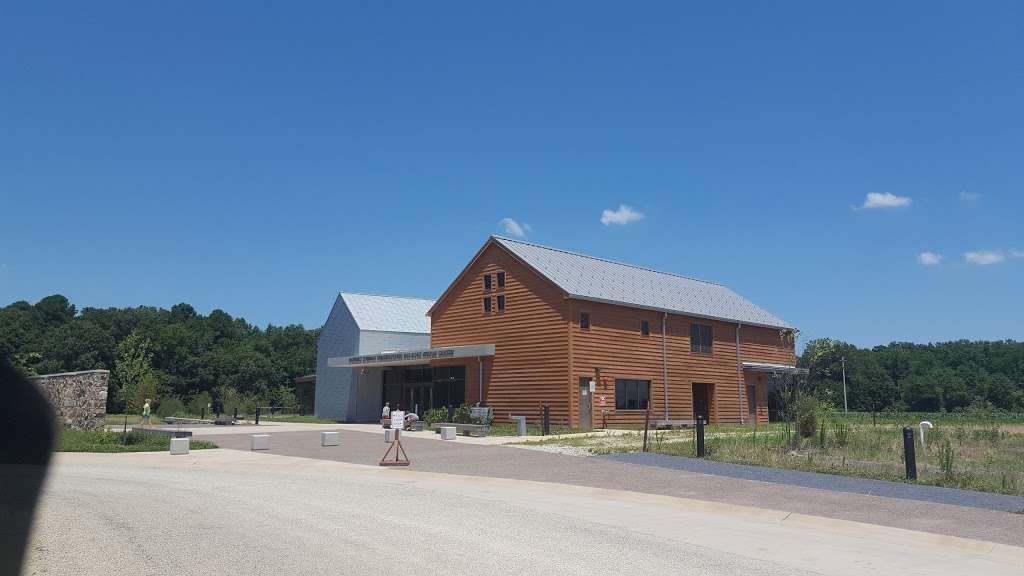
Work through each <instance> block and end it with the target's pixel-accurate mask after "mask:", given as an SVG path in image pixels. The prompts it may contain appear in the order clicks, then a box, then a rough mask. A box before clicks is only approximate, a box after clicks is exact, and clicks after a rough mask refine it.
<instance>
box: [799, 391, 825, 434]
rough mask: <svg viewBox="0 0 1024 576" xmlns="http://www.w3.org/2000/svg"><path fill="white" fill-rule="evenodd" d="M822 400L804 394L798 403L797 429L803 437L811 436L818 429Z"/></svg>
mask: <svg viewBox="0 0 1024 576" xmlns="http://www.w3.org/2000/svg"><path fill="white" fill-rule="evenodd" d="M820 411H821V402H820V401H819V400H818V399H817V398H815V397H814V396H809V395H808V396H803V397H802V398H800V400H799V401H797V403H796V429H797V431H798V432H799V433H800V437H801V438H810V437H812V436H814V433H815V432H817V431H818V413H819V412H820Z"/></svg>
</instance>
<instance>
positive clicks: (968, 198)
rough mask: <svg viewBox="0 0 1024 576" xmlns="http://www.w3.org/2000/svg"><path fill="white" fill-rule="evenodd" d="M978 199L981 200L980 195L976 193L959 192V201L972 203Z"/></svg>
mask: <svg viewBox="0 0 1024 576" xmlns="http://www.w3.org/2000/svg"><path fill="white" fill-rule="evenodd" d="M979 198H981V194H979V193H977V192H968V191H966V190H964V191H962V192H960V200H961V201H963V202H974V201H975V200H977V199H979Z"/></svg>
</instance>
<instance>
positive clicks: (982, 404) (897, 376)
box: [799, 338, 1024, 412]
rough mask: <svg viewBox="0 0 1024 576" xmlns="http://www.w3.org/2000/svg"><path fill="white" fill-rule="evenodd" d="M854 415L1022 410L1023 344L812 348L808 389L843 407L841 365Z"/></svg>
mask: <svg viewBox="0 0 1024 576" xmlns="http://www.w3.org/2000/svg"><path fill="white" fill-rule="evenodd" d="M844 358H845V360H846V385H847V386H846V388H847V402H848V404H849V408H850V410H851V411H864V412H871V411H885V410H895V411H912V412H954V411H958V410H965V409H968V408H981V409H987V410H991V409H996V410H1006V411H1016V412H1020V411H1024V342H1015V341H1013V340H1004V341H998V342H984V341H981V342H971V341H967V340H958V341H955V342H943V343H937V344H911V343H906V342H894V343H892V344H889V345H886V346H875V347H874V348H857V347H856V346H854V345H852V344H847V343H845V342H840V341H837V340H830V339H827V338H823V339H818V340H812V341H810V342H808V343H807V346H806V347H805V348H804V351H803V354H801V355H800V358H799V365H800V367H802V368H807V369H808V371H809V372H808V375H807V381H806V384H805V385H806V387H807V388H808V389H809V390H810V391H812V392H814V393H815V395H816V396H818V397H819V398H821V399H826V400H828V401H829V402H831V403H832V404H833V405H834V406H836V407H838V408H839V409H842V407H843V359H844Z"/></svg>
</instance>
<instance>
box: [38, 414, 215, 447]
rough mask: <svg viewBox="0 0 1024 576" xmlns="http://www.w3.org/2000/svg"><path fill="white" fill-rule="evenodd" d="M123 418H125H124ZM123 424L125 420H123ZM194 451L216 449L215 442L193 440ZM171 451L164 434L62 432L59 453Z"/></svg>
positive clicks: (190, 445)
mask: <svg viewBox="0 0 1024 576" xmlns="http://www.w3.org/2000/svg"><path fill="white" fill-rule="evenodd" d="M122 418H123V417H122ZM122 422H123V420H122ZM189 447H190V448H191V449H192V450H202V449H206V448H216V447H217V445H216V444H214V443H213V442H207V441H204V440H192V442H191V443H190V444H189ZM170 449H171V437H170V436H166V435H163V434H141V433H133V432H129V433H128V435H127V438H126V437H125V436H124V435H123V434H121V433H120V432H107V431H104V430H71V429H65V430H63V431H62V432H61V435H60V443H59V444H58V445H57V450H56V451H57V452H162V451H166V450H170Z"/></svg>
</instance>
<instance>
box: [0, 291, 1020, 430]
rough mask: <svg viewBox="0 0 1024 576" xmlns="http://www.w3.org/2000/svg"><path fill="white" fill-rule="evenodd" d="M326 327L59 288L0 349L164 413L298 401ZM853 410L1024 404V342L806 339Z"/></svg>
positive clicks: (7, 331) (16, 311) (815, 381)
mask: <svg viewBox="0 0 1024 576" xmlns="http://www.w3.org/2000/svg"><path fill="white" fill-rule="evenodd" d="M318 334H319V330H307V329H305V328H303V327H302V326H301V325H291V326H283V327H280V326H273V325H271V326H267V327H266V329H260V328H258V327H256V326H253V325H251V324H249V323H248V322H246V321H245V319H244V318H232V317H231V316H230V315H229V314H227V313H226V312H224V311H223V310H214V311H212V312H210V314H209V315H206V316H204V315H202V314H198V313H196V311H195V309H193V308H192V306H190V305H188V304H177V305H175V306H173V307H171V309H170V310H166V309H162V308H154V307H149V306H140V307H137V308H104V309H101V308H83V309H81V310H78V309H76V307H75V306H74V305H73V304H72V303H71V302H69V301H68V299H67V298H65V297H64V296H61V295H53V296H47V297H46V298H43V299H42V300H40V301H39V302H36V303H35V304H30V303H28V302H25V301H20V302H15V303H13V304H11V305H9V306H6V307H4V308H0V355H4V356H6V357H8V358H10V359H11V360H12V361H13V363H14V364H15V366H16V367H18V368H19V369H20V370H21V371H23V372H24V373H26V374H52V373H56V372H71V371H76V370H90V369H97V368H99V369H106V370H110V371H111V379H110V390H109V391H108V392H109V393H108V395H107V403H108V406H107V407H108V411H110V412H119V411H121V410H125V409H128V410H137V409H138V407H139V406H141V402H142V400H144V399H145V398H152V399H155V400H157V401H158V403H159V404H160V405H161V408H162V409H161V410H160V412H161V413H173V412H174V411H176V410H181V409H183V408H190V409H191V411H192V412H194V413H198V412H199V411H201V410H202V409H203V408H205V407H206V406H207V405H208V404H214V405H215V407H216V408H219V409H220V411H222V412H225V413H230V412H231V411H232V410H233V408H239V409H240V410H242V411H251V410H252V409H253V408H254V407H255V406H257V405H264V406H266V405H275V406H287V405H293V404H294V403H295V397H294V386H293V383H292V379H293V378H295V377H297V376H302V375H305V374H311V373H313V372H314V371H315V370H316V340H317V336H318ZM843 359H845V362H846V380H847V400H848V403H849V407H850V410H855V411H885V410H897V411H919V412H938V411H948V412H951V411H956V410H961V409H966V408H968V407H972V406H974V407H982V408H994V409H1001V410H1008V411H1024V342H1015V341H1012V340H1006V341H999V342H970V341H966V340H961V341H956V342H945V343H939V344H910V343H902V342H897V343H892V344H889V345H886V346H876V347H874V348H857V347H856V346H854V345H852V344H848V343H845V342H841V341H838V340H830V339H818V340H812V341H810V342H808V343H807V345H806V347H805V348H804V351H803V353H802V354H801V355H800V357H799V359H798V362H799V365H800V366H801V367H803V368H807V369H808V376H807V379H806V382H805V383H804V384H803V386H804V387H806V388H807V389H808V390H809V391H812V392H814V393H815V395H816V396H818V397H819V398H822V399H825V400H827V401H830V402H831V403H832V404H833V405H835V406H836V407H839V408H842V406H843V385H842V367H843Z"/></svg>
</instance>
